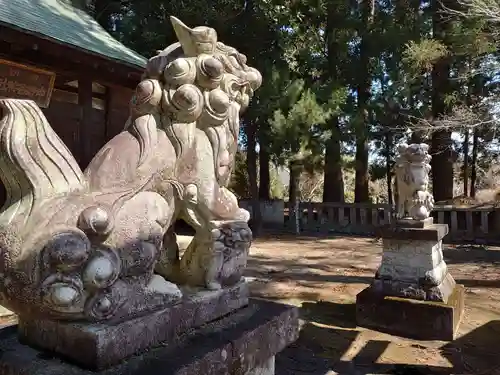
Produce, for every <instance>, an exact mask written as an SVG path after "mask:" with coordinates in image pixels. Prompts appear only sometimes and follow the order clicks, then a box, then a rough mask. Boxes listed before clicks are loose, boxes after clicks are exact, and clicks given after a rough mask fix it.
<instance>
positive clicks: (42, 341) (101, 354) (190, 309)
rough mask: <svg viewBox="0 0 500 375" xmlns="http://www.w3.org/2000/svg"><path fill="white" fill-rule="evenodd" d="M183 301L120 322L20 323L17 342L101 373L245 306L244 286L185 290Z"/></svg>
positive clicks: (244, 283)
mask: <svg viewBox="0 0 500 375" xmlns="http://www.w3.org/2000/svg"><path fill="white" fill-rule="evenodd" d="M184 294H185V297H184V298H183V300H182V302H180V303H178V304H175V305H173V306H169V307H167V308H164V309H161V310H159V311H157V312H154V313H149V314H145V315H143V316H139V317H137V318H134V319H128V320H124V321H121V322H114V323H112V322H103V323H76V322H62V321H55V320H35V319H29V318H28V319H23V317H20V319H19V327H18V331H19V340H20V342H21V343H23V344H27V345H30V346H33V347H35V348H40V349H45V350H49V351H51V352H54V353H57V354H60V355H62V356H64V357H65V358H67V359H70V360H71V361H73V362H75V363H77V364H79V365H81V366H83V367H85V368H89V369H102V368H106V367H109V366H111V365H115V364H116V363H119V362H120V361H122V360H123V359H125V358H127V357H129V356H131V355H133V354H136V353H140V352H142V351H144V350H147V349H149V348H151V347H154V346H156V345H160V344H161V343H164V342H169V341H172V340H174V341H175V340H176V338H177V337H178V336H179V335H182V334H185V333H186V332H187V331H188V330H193V329H196V328H198V327H201V326H202V325H204V324H206V323H209V322H212V321H214V320H217V319H219V318H220V317H222V316H225V315H227V314H229V313H231V312H233V311H235V310H237V309H240V308H242V307H244V306H246V305H248V295H249V291H248V285H247V283H246V282H241V283H239V284H237V285H235V286H233V287H228V288H224V289H221V290H217V291H208V290H199V291H196V290H193V291H191V293H189V292H188V291H186V290H185V291H184Z"/></svg>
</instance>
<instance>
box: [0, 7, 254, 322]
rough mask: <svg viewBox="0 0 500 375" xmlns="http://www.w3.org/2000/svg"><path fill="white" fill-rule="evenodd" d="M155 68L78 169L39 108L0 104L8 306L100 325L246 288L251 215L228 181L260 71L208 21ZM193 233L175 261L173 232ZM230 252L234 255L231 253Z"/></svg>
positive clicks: (180, 30)
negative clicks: (197, 291) (180, 223)
mask: <svg viewBox="0 0 500 375" xmlns="http://www.w3.org/2000/svg"><path fill="white" fill-rule="evenodd" d="M171 21H172V24H173V26H174V30H175V32H176V35H177V37H178V40H179V42H178V43H175V44H173V45H171V46H169V47H168V48H166V49H165V50H163V51H161V52H159V53H158V55H157V56H154V57H153V58H151V59H150V60H149V62H148V63H147V67H146V70H145V73H144V75H143V78H142V81H141V82H140V83H139V84H138V86H137V88H136V91H135V94H134V96H133V98H132V100H131V104H130V107H131V111H130V117H129V120H128V121H127V123H126V125H125V129H124V131H123V132H121V133H120V134H118V135H117V136H116V137H114V138H113V139H112V140H110V141H109V142H108V143H107V144H106V145H105V146H104V147H103V148H102V149H101V150H100V151H99V152H98V153H97V155H96V156H95V157H94V159H93V160H92V161H91V163H90V164H89V166H88V167H87V169H86V170H85V171H84V172H83V171H82V170H81V169H80V168H79V166H78V164H77V163H76V161H75V159H74V157H73V156H72V154H71V153H70V151H69V150H68V149H67V148H66V146H65V145H64V144H63V142H62V141H61V140H60V139H59V137H58V136H57V135H56V133H55V132H54V131H53V130H52V128H51V127H50V125H49V124H48V122H47V120H46V118H45V117H44V115H43V113H42V112H41V110H40V109H39V108H38V107H37V106H36V105H35V104H34V102H32V101H25V100H14V99H4V100H0V111H1V112H0V148H1V150H0V151H1V154H0V177H1V179H2V181H3V183H4V185H5V187H6V191H7V201H6V203H5V205H4V206H3V208H2V210H1V212H0V303H1V304H3V305H5V306H6V307H8V308H9V309H11V310H13V311H15V312H17V313H18V314H20V315H24V316H30V315H37V316H38V315H41V316H47V317H49V318H55V319H69V320H73V319H75V320H76V319H79V320H88V321H96V320H97V321H98V320H105V319H111V318H117V317H127V316H131V315H133V314H136V313H140V312H141V310H143V311H145V310H148V309H150V308H153V307H155V306H156V307H157V306H161V305H164V304H166V303H170V302H175V301H178V300H179V299H180V298H181V296H182V292H181V289H180V288H179V287H178V285H191V286H200V287H203V288H208V289H218V288H221V286H224V285H232V284H234V283H236V282H238V281H239V279H240V278H241V273H242V270H243V269H244V267H245V266H246V255H247V254H248V247H249V244H250V241H251V236H252V234H251V231H250V229H249V228H248V225H247V222H248V219H249V213H248V212H247V211H245V210H243V209H241V208H240V207H239V206H238V201H237V199H236V197H235V195H234V194H232V193H231V192H230V191H229V190H228V189H227V188H226V187H227V185H228V181H229V178H230V175H231V170H232V167H233V159H234V155H235V152H236V148H237V139H238V133H239V124H240V120H239V114H240V112H242V111H243V110H244V109H245V108H246V107H247V106H248V104H249V101H250V98H251V97H252V95H253V93H254V91H255V90H256V89H257V88H258V87H259V86H260V85H261V83H262V77H261V75H260V73H259V72H258V71H257V70H256V69H254V68H251V67H249V66H247V63H246V57H245V56H244V55H242V54H241V53H239V52H238V51H237V50H236V49H234V48H232V47H229V46H226V45H224V44H222V43H220V42H218V41H217V33H216V32H215V30H214V29H212V28H209V27H196V28H194V29H190V28H188V27H187V26H186V25H184V24H183V23H182V22H180V21H179V20H177V19H176V18H174V17H172V18H171ZM178 218H183V219H184V220H186V221H187V222H188V223H190V224H191V225H192V226H193V227H194V228H195V230H196V235H195V237H194V240H193V241H192V243H191V245H190V246H189V247H188V249H187V250H186V252H185V254H184V255H183V257H182V258H180V257H179V250H178V247H177V243H176V239H175V233H174V232H173V230H172V224H173V223H174V222H175V220H177V219H178ZM228 252H229V253H231V252H232V253H231V254H233V255H234V252H237V253H238V254H239V256H229V255H228Z"/></svg>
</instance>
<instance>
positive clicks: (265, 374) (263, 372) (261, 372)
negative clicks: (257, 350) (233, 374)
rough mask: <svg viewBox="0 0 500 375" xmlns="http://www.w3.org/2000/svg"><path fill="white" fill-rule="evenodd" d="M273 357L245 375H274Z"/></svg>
mask: <svg viewBox="0 0 500 375" xmlns="http://www.w3.org/2000/svg"><path fill="white" fill-rule="evenodd" d="M274 370H275V357H274V356H272V357H271V358H269V359H268V360H267V361H266V362H265V363H264V364H263V365H261V366H257V367H256V368H254V369H253V370H250V371H248V372H247V373H246V374H245V375H274Z"/></svg>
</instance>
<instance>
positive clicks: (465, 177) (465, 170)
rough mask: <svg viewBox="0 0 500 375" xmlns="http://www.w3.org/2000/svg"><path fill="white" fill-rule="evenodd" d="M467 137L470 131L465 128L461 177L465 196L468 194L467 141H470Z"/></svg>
mask: <svg viewBox="0 0 500 375" xmlns="http://www.w3.org/2000/svg"><path fill="white" fill-rule="evenodd" d="M469 138H470V131H469V129H465V138H464V143H463V149H464V165H463V174H464V175H463V178H464V196H465V197H467V196H468V195H469V141H470V140H469Z"/></svg>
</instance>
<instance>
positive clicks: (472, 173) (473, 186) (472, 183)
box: [470, 129, 479, 198]
mask: <svg viewBox="0 0 500 375" xmlns="http://www.w3.org/2000/svg"><path fill="white" fill-rule="evenodd" d="M478 146H479V145H478V134H477V129H474V134H473V136H472V160H471V164H472V165H471V171H470V197H472V198H475V197H476V179H477V152H478V149H477V148H478Z"/></svg>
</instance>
